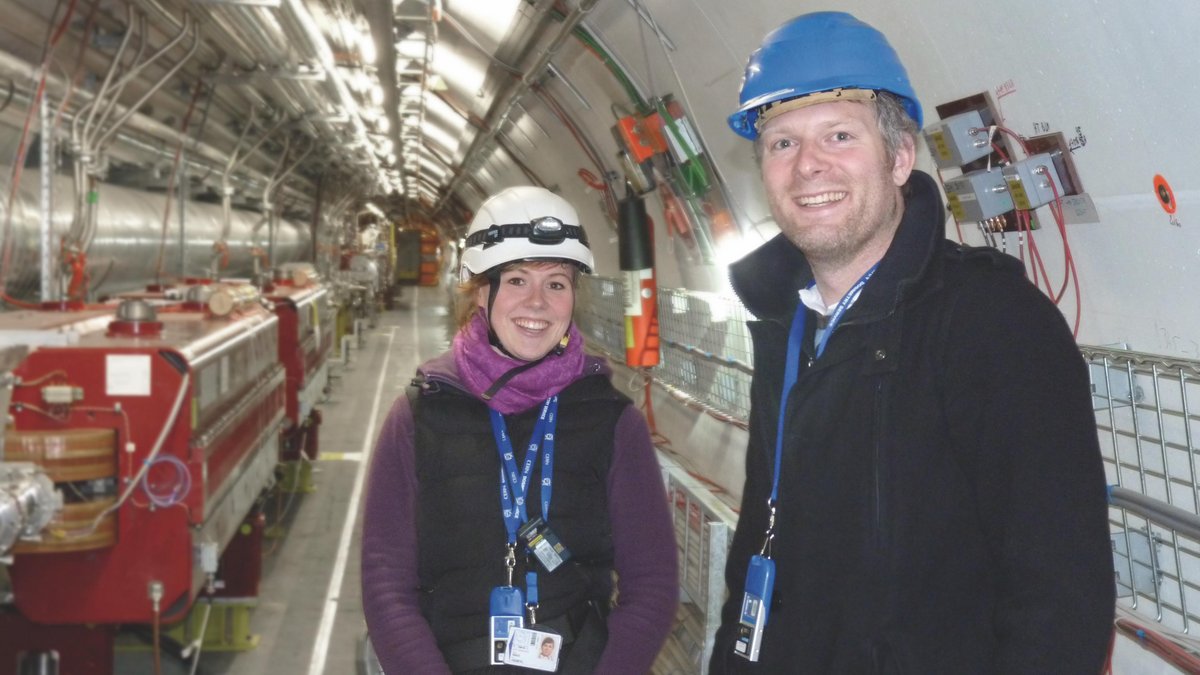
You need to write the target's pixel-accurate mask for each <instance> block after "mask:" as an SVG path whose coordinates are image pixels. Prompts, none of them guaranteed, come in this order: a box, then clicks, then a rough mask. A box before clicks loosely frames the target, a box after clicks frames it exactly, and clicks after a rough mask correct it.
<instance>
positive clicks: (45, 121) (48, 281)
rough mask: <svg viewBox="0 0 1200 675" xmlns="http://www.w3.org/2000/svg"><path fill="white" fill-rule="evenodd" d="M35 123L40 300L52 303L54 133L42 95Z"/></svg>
mask: <svg viewBox="0 0 1200 675" xmlns="http://www.w3.org/2000/svg"><path fill="white" fill-rule="evenodd" d="M38 120H39V122H40V123H41V127H42V133H41V134H40V137H41V143H40V144H39V145H40V146H41V158H40V161H39V162H38V166H39V168H40V169H41V171H40V173H41V181H40V184H41V190H40V193H39V194H40V197H41V199H40V200H39V202H38V206H39V207H40V208H39V212H40V213H41V227H40V228H38V229H39V231H40V233H41V237H40V241H41V272H42V273H41V278H42V284H41V291H42V297H43V298H45V299H46V300H55V299H56V297H55V293H54V279H55V276H56V275H55V272H54V258H53V254H52V248H51V247H52V244H51V237H52V236H53V231H54V220H53V218H51V214H52V212H53V204H54V189H53V185H54V183H53V181H51V180H50V179H51V177H52V176H53V175H54V170H53V167H54V149H53V147H52V143H53V142H54V134H53V132H52V131H51V129H50V127H51V125H52V124H53V122H52V121H51V118H50V101H49V100H48V99H47V98H46V97H45V96H43V97H42V102H41V105H39V106H38Z"/></svg>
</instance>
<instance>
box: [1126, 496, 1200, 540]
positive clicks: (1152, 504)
mask: <svg viewBox="0 0 1200 675" xmlns="http://www.w3.org/2000/svg"><path fill="white" fill-rule="evenodd" d="M1108 503H1109V504H1112V505H1113V506H1116V507H1120V508H1123V509H1129V510H1130V511H1133V512H1134V513H1136V514H1138V515H1139V516H1142V517H1143V518H1146V519H1148V520H1150V521H1152V522H1154V523H1155V524H1157V525H1161V526H1163V527H1165V528H1167V529H1170V530H1174V531H1175V532H1177V533H1179V534H1182V535H1183V536H1185V537H1187V538H1189V539H1194V540H1197V541H1200V515H1196V514H1195V513H1192V512H1191V511H1186V510H1184V509H1181V508H1179V507H1178V506H1171V505H1170V504H1165V503H1163V502H1161V501H1159V500H1157V499H1155V498H1153V497H1148V496H1146V495H1144V494H1142V493H1140V492H1138V491H1136V490H1130V489H1128V488H1123V487H1120V486H1117V485H1110V486H1109V488H1108Z"/></svg>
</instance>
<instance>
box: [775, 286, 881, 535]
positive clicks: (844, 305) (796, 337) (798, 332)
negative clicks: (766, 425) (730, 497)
mask: <svg viewBox="0 0 1200 675" xmlns="http://www.w3.org/2000/svg"><path fill="white" fill-rule="evenodd" d="M878 267H879V263H875V264H874V265H872V266H871V269H869V270H867V272H866V274H863V275H862V277H861V278H860V279H859V280H858V281H857V282H855V284H854V285H853V286H852V287H850V290H849V291H846V294H845V295H843V296H842V299H841V300H839V301H838V304H837V305H836V306H835V307H834V308H833V313H831V314H830V315H829V323H828V324H827V325H826V327H825V334H824V335H823V336H821V340H820V341H819V342H818V343H817V349H816V351H817V358H821V355H822V354H824V353H825V345H826V344H828V343H829V336H831V335H833V331H834V329H835V328H837V326H838V323H839V322H841V320H842V315H843V314H845V313H846V310H848V309H850V306H851V305H853V304H854V301H855V300H857V299H858V296H859V295H860V294H861V293H862V289H863V287H864V286H866V285H867V281H869V280H870V279H871V276H872V275H874V274H875V270H876V268H878ZM815 283H816V282H815V281H814V282H813V283H812V284H809V286H808V287H809V288H812V287H813V285H814V284H815ZM806 314H808V310H807V309H806V308H805V307H804V305H803V303H801V304H799V305H797V306H796V315H795V316H794V317H792V329H791V331H790V332H789V333H788V350H787V362H786V365H785V366H784V371H783V396H782V397H781V398H780V401H779V424H778V426H777V427H776V429H775V471H774V475H773V476H772V479H771V496H770V498H769V499H768V500H767V508H768V509H769V514H770V515H769V517H768V520H767V533H766V539H765V540H764V541H763V545H762V550H761V552H760V555H763V556H765V557H768V558H769V557H770V551H771V541H772V540H773V539H774V538H775V507H776V505H777V504H778V501H779V470H780V466H781V465H782V463H783V427H784V422H785V421H786V419H787V403H788V396H789V395H790V394H791V391H792V386H793V385H795V384H796V379H797V378H798V377H799V376H800V352H801V347H802V346H803V343H804V318H805V315H806Z"/></svg>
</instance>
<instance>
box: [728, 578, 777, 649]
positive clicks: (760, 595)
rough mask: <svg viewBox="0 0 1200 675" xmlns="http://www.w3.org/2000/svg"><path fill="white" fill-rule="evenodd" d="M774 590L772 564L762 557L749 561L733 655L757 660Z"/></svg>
mask: <svg viewBox="0 0 1200 675" xmlns="http://www.w3.org/2000/svg"><path fill="white" fill-rule="evenodd" d="M774 590H775V561H774V560H771V559H770V558H764V557H763V556H761V555H756V556H753V557H751V558H750V567H749V569H747V570H746V592H745V593H744V594H743V595H742V612H741V619H740V621H739V622H738V629H737V640H736V641H735V642H734V643H733V653H734V654H737V655H738V656H740V657H742V658H744V659H747V660H750V661H757V660H758V652H759V649H760V648H761V647H762V636H763V631H764V630H766V628H767V613H768V610H770V608H771V593H772V592H773V591H774Z"/></svg>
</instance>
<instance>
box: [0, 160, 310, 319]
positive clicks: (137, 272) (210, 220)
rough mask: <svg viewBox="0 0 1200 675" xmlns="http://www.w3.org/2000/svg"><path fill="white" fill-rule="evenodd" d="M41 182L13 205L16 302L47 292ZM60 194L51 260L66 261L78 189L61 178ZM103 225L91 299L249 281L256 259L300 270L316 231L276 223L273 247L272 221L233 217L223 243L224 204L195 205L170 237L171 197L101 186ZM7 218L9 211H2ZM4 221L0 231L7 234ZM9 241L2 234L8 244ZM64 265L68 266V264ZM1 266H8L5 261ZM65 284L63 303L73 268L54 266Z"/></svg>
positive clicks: (28, 177) (93, 256) (2, 180)
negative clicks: (187, 282)
mask: <svg viewBox="0 0 1200 675" xmlns="http://www.w3.org/2000/svg"><path fill="white" fill-rule="evenodd" d="M10 175H11V171H10V169H9V168H7V167H0V202H2V201H6V200H7V196H8V194H9V182H8V181H9V178H8V177H9V176H10ZM40 183H41V179H40V176H38V174H37V172H36V171H33V172H26V173H25V175H24V177H23V178H22V180H21V189H20V190H19V191H18V193H17V196H16V200H15V203H14V204H13V205H12V221H11V225H10V228H11V234H10V235H9V238H10V239H11V251H10V252H9V254H8V258H9V260H8V264H7V269H4V270H2V271H0V273H3V274H5V275H6V279H7V283H6V284H5V286H6V289H7V293H8V294H9V295H10V296H13V297H17V298H19V299H22V300H43V299H44V298H39V297H37V296H38V289H39V288H40V285H41V272H40V268H41V263H40V260H41V255H42V250H41V248H42V245H41V243H40V242H41V228H42V225H41V220H42V219H41V209H40V207H39V204H40V192H39V190H40ZM53 183H54V186H53V190H52V192H53V204H54V208H53V215H52V218H51V237H50V242H51V251H50V254H51V257H52V259H54V260H58V259H59V252H58V247H59V246H60V243H61V241H62V238H63V236H64V235H66V234H67V232H68V231H69V230H70V228H71V223H72V217H73V212H74V206H75V200H74V192H75V188H74V185H73V181H72V180H71V179H70V178H68V177H65V176H56V177H55V179H54V182H53ZM96 194H97V200H98V201H97V203H96V207H97V217H96V226H95V232H94V236H93V237H91V241H90V245H89V246H88V247H87V250H86V252H85V253H86V270H87V278H88V289H89V297H92V298H94V297H100V296H104V295H109V294H113V293H119V292H124V291H130V290H137V289H140V288H144V287H145V286H146V285H147V284H150V283H156V282H166V281H169V280H172V279H178V278H180V277H184V276H186V277H206V276H209V275H210V273H211V271H212V270H213V269H214V267H215V269H216V270H217V273H218V275H219V276H220V277H222V278H224V277H248V276H250V275H251V274H253V273H254V272H255V259H256V257H257V258H258V262H259V264H260V265H261V266H262V267H264V268H265V266H266V255H268V254H269V255H271V259H272V261H273V263H274V264H276V265H279V264H282V263H286V262H300V261H304V260H307V259H308V258H309V257H310V251H311V250H312V248H311V236H310V234H309V231H308V227H307V226H305V225H300V224H297V223H294V222H291V221H288V220H284V219H282V218H278V219H275V222H276V226H275V227H276V231H275V232H274V242H273V243H272V242H271V241H270V239H269V236H268V234H269V226H268V218H267V216H266V214H263V213H260V212H258V211H245V210H239V209H233V210H232V212H231V216H230V226H229V230H228V234H227V236H226V237H225V240H224V246H223V247H216V246H214V245H215V244H217V243H218V242H220V241H221V233H222V231H224V229H225V228H224V216H223V214H222V209H221V205H220V204H206V203H200V202H194V201H189V202H187V204H186V205H185V207H184V208H183V209H182V212H183V227H182V229H181V227H180V212H181V209H180V208H179V204H178V201H177V200H172V202H171V205H170V209H171V213H170V216H169V218H168V219H167V229H166V232H165V233H164V231H163V211H164V209H166V208H167V204H166V195H165V194H164V193H156V192H148V191H140V190H133V189H130V188H124V187H118V186H115V185H108V184H102V185H99V186H97V190H96ZM0 215H3V210H0ZM3 220H4V219H3V218H2V217H0V227H3ZM3 236H4V233H3V231H2V230H0V241H2V237H3ZM60 262H61V261H60ZM0 264H3V262H2V261H0ZM54 267H55V268H56V269H57V270H58V271H59V272H60V273H63V272H65V276H64V275H62V274H60V276H61V277H62V278H61V279H55V287H56V288H57V290H58V292H57V294H56V295H57V297H56V298H53V299H62V298H63V297H64V295H65V290H66V283H67V280H68V278H69V274H70V270H69V268H64V266H63V265H61V264H59V265H55V266H54Z"/></svg>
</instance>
